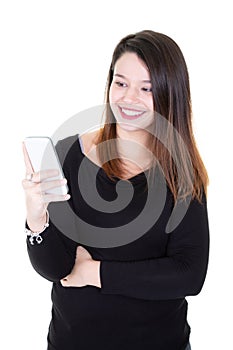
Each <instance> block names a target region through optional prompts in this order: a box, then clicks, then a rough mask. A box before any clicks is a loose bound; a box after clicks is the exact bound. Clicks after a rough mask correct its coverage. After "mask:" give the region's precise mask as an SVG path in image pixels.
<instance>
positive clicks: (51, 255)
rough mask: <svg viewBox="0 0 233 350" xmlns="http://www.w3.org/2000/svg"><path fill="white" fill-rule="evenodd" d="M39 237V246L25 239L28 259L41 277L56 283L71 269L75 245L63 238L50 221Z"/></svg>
mask: <svg viewBox="0 0 233 350" xmlns="http://www.w3.org/2000/svg"><path fill="white" fill-rule="evenodd" d="M41 237H42V238H43V241H42V242H41V244H34V245H31V244H30V242H29V239H28V238H27V251H28V255H29V259H30V261H31V264H32V266H33V268H34V269H35V270H36V271H37V272H38V273H39V274H40V275H41V276H43V277H44V278H46V279H48V280H49V281H51V282H58V281H59V280H60V279H62V278H63V277H64V276H67V275H68V274H69V273H70V272H71V270H72V268H73V265H74V261H75V256H76V247H77V243H75V242H74V241H72V240H70V239H69V238H67V237H65V236H64V235H63V234H62V233H61V232H60V231H59V230H58V229H57V228H56V227H55V226H54V225H53V223H52V222H51V221H50V223H49V227H48V228H47V229H46V230H45V231H44V232H43V233H42V234H41Z"/></svg>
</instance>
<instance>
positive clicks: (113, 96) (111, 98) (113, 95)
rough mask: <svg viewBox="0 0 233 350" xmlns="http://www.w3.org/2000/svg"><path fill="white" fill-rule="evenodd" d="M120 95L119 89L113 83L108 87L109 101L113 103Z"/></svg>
mask: <svg viewBox="0 0 233 350" xmlns="http://www.w3.org/2000/svg"><path fill="white" fill-rule="evenodd" d="M120 97H121V93H120V91H119V90H117V89H116V88H115V87H114V85H111V86H110V89H109V102H110V103H114V102H117V101H118V100H119V99H120Z"/></svg>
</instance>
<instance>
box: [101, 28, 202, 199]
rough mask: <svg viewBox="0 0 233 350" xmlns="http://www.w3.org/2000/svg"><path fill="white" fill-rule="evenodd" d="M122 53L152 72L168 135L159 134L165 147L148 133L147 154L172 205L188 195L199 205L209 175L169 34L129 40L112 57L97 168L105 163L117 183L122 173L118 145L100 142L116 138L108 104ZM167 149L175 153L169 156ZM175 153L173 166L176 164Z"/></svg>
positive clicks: (182, 64) (142, 33) (178, 53)
mask: <svg viewBox="0 0 233 350" xmlns="http://www.w3.org/2000/svg"><path fill="white" fill-rule="evenodd" d="M126 52H132V53H136V54H137V56H138V57H139V58H140V59H141V60H142V61H143V62H144V63H145V64H146V66H147V68H148V70H149V73H150V79H151V85H152V95H153V102H154V106H155V112H156V113H157V114H159V115H161V116H162V117H163V118H165V119H166V121H167V123H166V130H165V131H163V132H165V134H164V137H165V138H166V140H167V145H166V147H165V145H164V144H163V142H161V140H160V139H159V138H158V137H154V136H153V135H152V134H149V137H150V142H149V144H150V147H151V149H150V150H151V151H152V152H153V153H154V155H155V157H156V159H157V161H158V163H159V164H160V166H161V168H162V170H163V173H164V176H165V179H166V182H167V185H168V187H169V188H170V190H171V192H172V194H173V196H174V199H175V200H176V199H177V198H178V197H179V194H181V193H182V197H184V198H185V197H186V196H188V195H192V197H196V198H197V199H198V200H201V197H202V193H203V190H204V191H205V192H206V190H207V185H208V175H207V171H206V169H205V166H204V164H203V162H202V159H201V157H200V154H199V152H198V149H197V146H196V143H195V139H194V135H193V129H192V108H191V96H190V85H189V75H188V70H187V66H186V62H185V59H184V57H183V54H182V52H181V50H180V48H179V46H178V45H177V44H176V43H175V42H174V40H172V39H171V38H170V37H168V36H167V35H164V34H161V33H157V32H154V31H151V30H144V31H140V32H138V33H136V34H131V35H127V36H126V37H124V38H123V39H122V40H121V41H120V42H119V43H118V45H117V46H116V48H115V50H114V52H113V56H112V62H111V66H110V69H109V74H108V80H107V86H106V92H105V103H106V111H105V122H104V125H103V127H102V128H101V129H100V132H99V135H98V138H97V141H96V144H97V145H98V147H97V154H98V157H99V159H100V161H101V164H103V165H102V167H103V169H104V171H105V172H106V174H107V175H108V176H109V177H110V178H111V179H112V180H114V178H115V177H118V178H120V177H121V176H122V173H123V172H122V171H123V168H122V164H123V163H122V160H121V159H120V158H117V156H116V155H117V146H116V143H114V142H111V143H110V142H109V143H108V142H106V143H105V142H104V141H109V140H112V141H114V140H116V138H117V135H116V119H115V117H114V115H113V112H112V110H111V107H110V105H109V90H110V86H111V83H112V80H113V71H114V66H115V63H116V61H117V60H118V59H119V58H120V57H121V56H122V55H123V54H124V53H126ZM156 113H155V125H156ZM169 125H170V126H171V127H169ZM174 130H175V132H174ZM176 134H178V135H179V136H180V138H181V139H182V142H179V140H178V138H177V135H176ZM102 144H103V145H104V146H103V147H102V146H101V145H102ZM184 145H185V147H184ZM184 148H185V149H184ZM171 150H173V154H172V152H171ZM174 150H175V151H174ZM174 152H175V158H176V161H175V160H174ZM185 152H186V153H185ZM187 153H188V155H189V157H188V158H187V156H186V155H187ZM112 155H114V157H113V156H112ZM113 158H114V159H113ZM177 160H178V161H179V169H177ZM152 169H153V168H152ZM178 178H179V179H178ZM180 190H181V191H180Z"/></svg>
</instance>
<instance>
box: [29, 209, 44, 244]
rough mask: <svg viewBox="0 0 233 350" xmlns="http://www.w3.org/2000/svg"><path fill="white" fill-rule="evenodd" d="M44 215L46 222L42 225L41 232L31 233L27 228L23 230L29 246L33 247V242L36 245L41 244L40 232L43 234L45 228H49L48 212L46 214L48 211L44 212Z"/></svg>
mask: <svg viewBox="0 0 233 350" xmlns="http://www.w3.org/2000/svg"><path fill="white" fill-rule="evenodd" d="M46 215H47V220H46V223H45V224H44V227H43V229H42V230H41V231H39V232H33V231H31V230H29V229H27V228H26V229H25V232H26V234H27V236H30V238H29V242H30V243H31V245H34V240H36V243H37V244H41V242H42V241H43V238H42V237H41V235H40V234H41V233H42V232H44V231H45V230H46V228H47V227H49V212H48V210H47V211H46Z"/></svg>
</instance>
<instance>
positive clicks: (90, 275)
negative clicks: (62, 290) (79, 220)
mask: <svg viewBox="0 0 233 350" xmlns="http://www.w3.org/2000/svg"><path fill="white" fill-rule="evenodd" d="M99 269H100V261H98V260H93V259H92V257H91V255H90V254H89V252H88V251H87V250H86V249H85V248H84V247H81V246H78V248H77V250H76V259H75V264H74V266H73V269H72V271H71V273H70V274H69V275H68V276H66V277H65V278H63V279H62V280H61V281H60V282H61V284H62V286H63V287H84V286H87V285H92V286H96V287H99V288H101V283H100V275H99Z"/></svg>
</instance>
